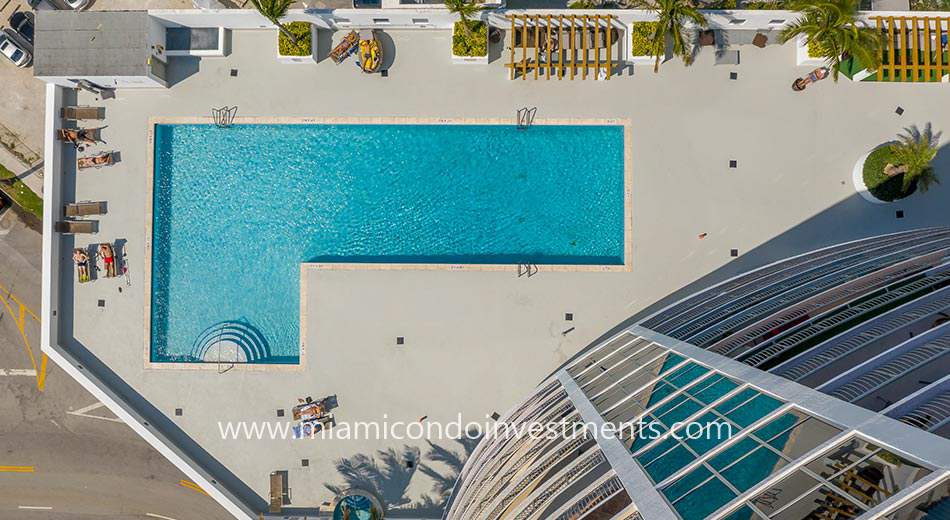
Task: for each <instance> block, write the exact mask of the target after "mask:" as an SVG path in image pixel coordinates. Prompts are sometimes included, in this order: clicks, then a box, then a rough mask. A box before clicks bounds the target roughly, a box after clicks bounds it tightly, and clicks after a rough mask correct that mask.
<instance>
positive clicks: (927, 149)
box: [890, 123, 943, 194]
mask: <svg viewBox="0 0 950 520" xmlns="http://www.w3.org/2000/svg"><path fill="white" fill-rule="evenodd" d="M942 133H943V132H937V133H936V134H935V133H934V132H933V130H932V129H931V127H930V123H927V125H926V126H924V129H923V131H921V130H920V129H918V128H917V127H916V126H912V127H910V128H905V129H904V133H903V134H899V135H898V136H897V142H896V143H894V144H891V145H890V151H891V162H892V163H893V166H896V167H898V168H899V169H900V170H902V171H903V172H904V183H903V191H904V193H905V194H906V193H907V192H909V191H910V189H911V187H913V186H914V183H915V182H916V183H917V188H919V189H920V192H921V193H926V192H927V190H929V189H930V188H931V186H933V185H934V184H939V183H940V179H938V178H937V174H936V172H934V169H933V166H931V165H930V163H931V162H932V161H933V160H934V158H935V157H936V156H937V147H938V145H939V143H940V135H941V134H942Z"/></svg>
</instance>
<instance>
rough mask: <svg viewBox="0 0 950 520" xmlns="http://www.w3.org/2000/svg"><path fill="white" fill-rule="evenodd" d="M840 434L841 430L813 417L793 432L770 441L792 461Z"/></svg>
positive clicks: (793, 429) (800, 424) (771, 444)
mask: <svg viewBox="0 0 950 520" xmlns="http://www.w3.org/2000/svg"><path fill="white" fill-rule="evenodd" d="M839 433H841V430H840V429H839V428H835V427H834V426H832V425H830V424H828V423H826V422H823V421H820V420H818V419H815V418H814V417H812V418H811V419H808V420H806V421H805V422H802V423H799V424H798V425H797V426H795V427H794V428H792V429H791V430H788V431H786V432H784V433H780V434H778V435H777V436H776V437H775V438H774V439H772V440H770V441H769V446H772V447H773V448H775V449H777V450H779V451H781V452H782V454H783V455H785V456H786V457H788V458H790V459H797V458H798V457H801V456H802V455H804V454H806V453H808V452H809V451H811V450H812V449H814V448H815V447H816V446H818V445H820V444H822V443H823V442H826V441H827V440H828V439H830V438H832V437H834V436H835V435H838V434H839Z"/></svg>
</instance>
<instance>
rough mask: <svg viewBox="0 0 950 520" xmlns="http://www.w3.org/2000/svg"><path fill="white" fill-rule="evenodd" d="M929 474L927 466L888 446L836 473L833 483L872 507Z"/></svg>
mask: <svg viewBox="0 0 950 520" xmlns="http://www.w3.org/2000/svg"><path fill="white" fill-rule="evenodd" d="M869 448H870V446H869ZM929 474H930V470H928V469H925V468H922V467H920V466H918V465H917V464H914V463H912V462H910V461H908V460H906V459H904V458H902V457H900V456H898V455H895V454H893V453H891V452H889V451H887V450H878V451H876V452H875V453H874V455H873V456H871V457H870V458H869V459H867V460H864V461H862V462H859V463H858V464H856V465H855V466H853V467H851V468H848V469H847V470H845V471H844V472H843V473H841V474H839V475H838V476H837V477H835V478H834V480H832V483H833V484H834V485H836V486H838V487H839V488H840V489H841V490H842V491H845V492H847V493H848V494H849V495H851V497H853V498H854V499H855V500H857V501H858V502H860V503H862V504H865V505H867V506H868V507H874V506H876V505H877V504H879V503H880V502H882V501H884V500H886V499H887V498H889V497H890V496H891V495H893V494H894V493H897V492H899V491H900V490H902V489H904V488H905V487H907V486H909V485H911V484H913V483H914V482H917V481H918V480H920V479H921V478H923V477H925V476H927V475H929Z"/></svg>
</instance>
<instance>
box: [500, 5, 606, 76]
mask: <svg viewBox="0 0 950 520" xmlns="http://www.w3.org/2000/svg"><path fill="white" fill-rule="evenodd" d="M507 18H508V19H509V20H510V21H511V32H510V41H509V46H508V47H509V49H510V51H511V60H510V62H509V63H506V64H505V66H506V67H508V68H509V72H510V75H511V79H515V78H516V77H518V75H520V76H521V79H528V75H529V73H532V74H531V75H532V77H533V78H534V79H538V78H539V77H543V78H544V79H551V77H552V76H553V77H556V78H557V79H564V78H569V79H574V77H575V76H579V77H580V78H581V79H587V75H588V72H591V77H592V78H597V77H598V75H599V74H600V73H601V72H603V73H604V74H605V76H604V77H603V79H610V77H611V76H612V75H613V72H614V68H615V67H617V66H619V65H620V61H621V60H620V59H619V58H620V49H621V48H622V47H621V42H622V35H623V32H622V31H623V26H622V25H621V24H619V23H617V21H616V18H617V17H616V16H614V15H593V16H591V15H573V14H572V15H538V14H534V15H531V14H509V15H508V16H507ZM519 54H520V59H519V57H518V55H519Z"/></svg>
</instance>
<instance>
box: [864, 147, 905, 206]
mask: <svg viewBox="0 0 950 520" xmlns="http://www.w3.org/2000/svg"><path fill="white" fill-rule="evenodd" d="M892 155H893V153H892V152H891V147H890V146H886V145H885V146H882V147H880V148H878V149H876V150H874V151H873V152H871V155H869V156H868V158H867V160H865V161H864V185H865V186H866V187H867V189H868V192H870V193H871V195H874V197H875V198H878V199H880V200H883V201H886V202H891V201H895V200H900V199H903V198H904V197H907V196H908V195H910V194H911V193H914V191H916V190H917V183H916V182H915V183H913V184H911V186H910V189H909V190H908V191H907V193H904V192H903V187H904V186H903V185H904V176H903V175H895V176H893V177H888V176H887V175H885V174H884V167H885V166H887V163H890V162H892V161H891V157H892Z"/></svg>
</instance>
